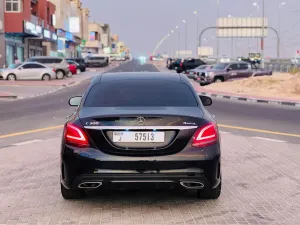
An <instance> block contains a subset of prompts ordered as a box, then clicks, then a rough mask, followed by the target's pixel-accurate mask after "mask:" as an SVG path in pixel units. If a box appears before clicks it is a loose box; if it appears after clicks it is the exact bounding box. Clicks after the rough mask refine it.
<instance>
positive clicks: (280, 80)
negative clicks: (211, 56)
mask: <svg viewBox="0 0 300 225" xmlns="http://www.w3.org/2000/svg"><path fill="white" fill-rule="evenodd" d="M204 88H205V89H208V90H212V91H218V92H226V93H234V94H237V95H238V94H240V95H251V96H260V97H272V98H279V99H280V98H283V99H293V100H300V73H297V74H295V75H291V74H289V73H274V74H273V76H262V77H251V78H247V79H242V80H235V81H229V82H224V83H214V84H211V85H208V86H205V87H204Z"/></svg>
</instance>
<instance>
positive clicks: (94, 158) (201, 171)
mask: <svg viewBox="0 0 300 225" xmlns="http://www.w3.org/2000/svg"><path fill="white" fill-rule="evenodd" d="M97 152H98V153H99V154H97ZM220 174H221V162H220V149H219V145H214V146H210V147H208V148H205V149H202V150H199V152H193V153H181V154H179V153H178V154H174V155H169V156H157V157H129V156H125V157H124V156H110V155H106V154H103V153H101V152H100V151H99V150H93V151H90V152H88V151H85V152H76V150H75V151H74V150H72V149H70V148H69V147H65V148H64V149H63V152H62V156H61V183H62V184H63V185H64V186H65V187H66V188H68V189H78V185H79V184H81V183H84V182H101V183H102V184H103V185H102V186H106V185H111V184H113V183H172V184H177V185H179V184H180V182H182V181H189V182H200V183H202V184H203V185H204V188H214V187H216V186H217V185H218V184H219V182H220Z"/></svg>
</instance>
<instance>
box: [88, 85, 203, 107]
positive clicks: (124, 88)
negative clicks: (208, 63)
mask: <svg viewBox="0 0 300 225" xmlns="http://www.w3.org/2000/svg"><path fill="white" fill-rule="evenodd" d="M197 105H198V102H197V100H196V98H195V96H194V94H193V92H192V90H191V89H190V88H189V87H188V86H187V85H185V84H183V83H180V82H166V81H150V80H147V81H145V80H143V81H140V80H131V81H128V80H127V81H118V82H115V81H114V82H103V83H99V84H96V85H95V86H94V87H93V88H92V89H91V90H90V92H89V93H88V96H87V98H86V100H85V102H84V107H139V106H141V107H155V106H157V107H195V106H197Z"/></svg>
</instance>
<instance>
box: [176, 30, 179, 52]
mask: <svg viewBox="0 0 300 225" xmlns="http://www.w3.org/2000/svg"><path fill="white" fill-rule="evenodd" d="M176 29H177V34H178V36H177V41H178V43H177V57H178V56H179V49H180V32H179V26H176Z"/></svg>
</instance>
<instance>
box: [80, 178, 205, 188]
mask: <svg viewBox="0 0 300 225" xmlns="http://www.w3.org/2000/svg"><path fill="white" fill-rule="evenodd" d="M141 182H142V183H145V182H148V183H153V182H157V183H166V181H165V180H163V181H151V180H149V181H141ZM113 183H132V181H130V180H128V181H113ZM136 183H139V182H138V181H136ZM168 183H174V182H172V181H169V182H168ZM179 184H180V185H181V186H182V187H184V188H186V189H203V188H204V184H203V183H201V182H198V181H180V182H179ZM101 185H102V182H101V181H98V182H83V183H80V184H79V185H78V188H81V189H96V188H99V187H100V186H101Z"/></svg>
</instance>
